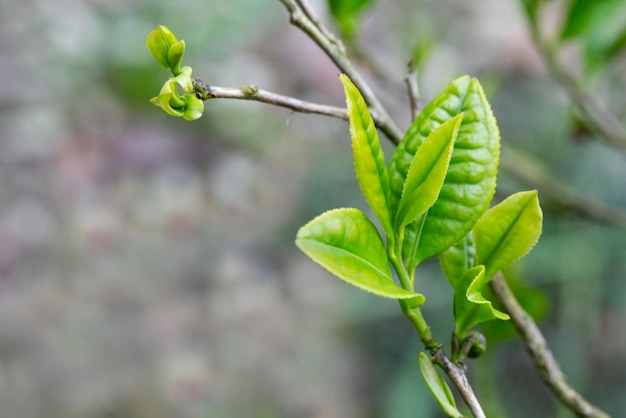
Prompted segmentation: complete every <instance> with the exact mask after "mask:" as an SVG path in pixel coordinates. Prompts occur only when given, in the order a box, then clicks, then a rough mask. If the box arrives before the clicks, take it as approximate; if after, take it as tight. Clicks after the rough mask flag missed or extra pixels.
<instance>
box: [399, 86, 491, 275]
mask: <svg viewBox="0 0 626 418" xmlns="http://www.w3.org/2000/svg"><path fill="white" fill-rule="evenodd" d="M463 112H464V113H465V116H464V117H463V121H462V122H461V126H460V127H459V131H458V136H457V139H456V141H455V143H454V149H453V151H452V158H451V160H450V165H449V167H448V173H447V175H446V178H445V180H444V183H443V186H442V188H441V192H440V193H439V198H438V199H437V201H436V202H435V204H434V205H433V206H432V207H431V208H430V209H429V210H428V212H427V213H426V214H425V215H424V216H423V217H422V218H421V219H419V220H417V221H416V222H414V223H412V224H409V225H407V227H406V230H405V238H404V245H403V257H404V259H405V262H406V263H407V264H408V265H409V268H413V267H414V266H415V265H417V264H418V263H420V262H421V261H423V260H425V259H427V258H429V257H432V256H433V255H436V254H439V253H440V252H442V251H444V250H445V249H447V248H449V247H450V246H451V245H453V244H454V243H455V242H458V241H459V240H460V239H461V238H463V237H464V236H466V235H467V234H468V233H469V231H470V230H471V229H472V227H473V226H474V223H476V221H477V220H478V218H479V217H480V216H481V215H482V214H483V213H484V212H485V211H486V210H487V208H488V207H489V202H490V201H491V198H492V197H493V194H494V191H495V186H496V173H497V168H498V160H499V155H500V134H499V131H498V127H497V125H496V120H495V118H494V116H493V113H492V112H491V108H490V106H489V103H488V102H487V99H486V98H485V95H484V92H483V90H482V87H481V86H480V83H479V82H478V80H476V79H472V78H470V77H467V76H465V77H460V78H458V79H456V80H454V81H453V82H452V83H451V84H450V85H449V86H448V87H447V88H446V89H445V90H444V91H443V92H442V93H441V94H439V95H438V96H437V97H435V99H433V101H431V102H430V103H429V104H428V105H427V106H426V107H424V109H423V110H422V112H421V113H420V115H419V116H418V117H417V118H416V119H415V121H414V122H413V124H412V125H411V127H410V128H409V130H408V131H407V133H406V135H405V136H404V139H403V140H402V141H401V142H400V144H399V145H398V147H397V149H396V151H395V153H394V155H393V158H392V160H391V164H390V166H389V175H390V185H391V210H392V213H394V211H395V210H396V208H397V207H398V206H399V203H400V200H401V198H402V190H403V188H404V183H405V179H406V177H407V173H408V172H409V168H410V166H411V162H412V161H413V156H414V155H415V153H416V152H417V150H418V149H419V148H420V147H421V145H422V144H423V142H424V140H425V139H426V138H427V137H428V135H430V133H431V132H433V130H435V129H436V128H437V127H438V126H440V125H441V124H443V123H445V122H446V121H448V120H450V119H452V118H454V117H455V116H457V115H459V114H460V113H463Z"/></svg>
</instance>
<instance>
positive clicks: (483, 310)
mask: <svg viewBox="0 0 626 418" xmlns="http://www.w3.org/2000/svg"><path fill="white" fill-rule="evenodd" d="M489 280H490V277H488V276H486V275H485V266H476V267H472V268H471V269H469V270H468V271H467V272H466V273H465V274H464V275H463V277H461V279H460V280H459V281H458V282H457V285H456V287H455V289H454V322H455V324H456V335H458V337H459V338H460V339H463V338H465V336H466V334H467V332H468V331H469V330H470V328H472V327H473V326H475V325H478V324H482V323H483V322H487V321H491V320H494V319H503V320H507V319H509V316H508V315H507V314H505V313H503V312H500V311H499V310H497V309H496V308H494V307H493V305H492V304H491V302H490V301H488V300H487V299H485V298H484V296H483V294H482V291H483V287H485V285H486V284H487V283H488V282H489Z"/></svg>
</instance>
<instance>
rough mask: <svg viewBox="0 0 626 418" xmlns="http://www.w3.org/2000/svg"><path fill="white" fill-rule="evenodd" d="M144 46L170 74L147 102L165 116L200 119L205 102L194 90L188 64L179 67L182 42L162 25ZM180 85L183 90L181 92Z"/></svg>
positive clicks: (182, 53) (181, 58)
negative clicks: (161, 110) (157, 91)
mask: <svg viewBox="0 0 626 418" xmlns="http://www.w3.org/2000/svg"><path fill="white" fill-rule="evenodd" d="M146 46H147V47H148V49H149V50H150V52H151V53H152V55H153V56H154V58H155V59H156V60H157V62H158V63H159V64H161V65H162V66H163V67H164V68H169V70H170V71H171V72H172V77H170V78H169V79H168V80H167V81H166V82H165V83H164V84H163V87H162V88H161V91H160V92H159V95H158V96H156V97H153V98H152V99H151V100H150V102H152V103H153V104H155V105H156V106H158V107H160V108H161V109H163V110H164V111H165V112H166V113H167V114H168V115H172V116H177V117H182V118H184V119H186V120H196V119H198V118H200V116H202V113H203V112H204V102H203V101H202V100H201V99H200V98H198V97H197V96H196V94H195V93H194V89H193V82H192V79H191V73H192V70H191V67H189V66H185V67H182V68H181V64H182V60H183V55H184V54H185V41H184V40H182V39H181V40H178V39H177V38H176V36H175V35H174V34H173V33H172V31H171V30H169V28H167V27H165V26H162V25H161V26H158V27H157V28H156V29H154V30H153V31H152V32H150V33H149V34H148V37H147V38H146ZM179 88H181V89H182V90H183V92H182V94H181V93H180V92H179V91H178V89H179Z"/></svg>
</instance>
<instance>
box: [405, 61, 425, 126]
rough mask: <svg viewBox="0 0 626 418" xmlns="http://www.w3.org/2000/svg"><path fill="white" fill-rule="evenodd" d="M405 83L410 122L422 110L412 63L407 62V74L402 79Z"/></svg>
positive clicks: (415, 72)
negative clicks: (409, 108)
mask: <svg viewBox="0 0 626 418" xmlns="http://www.w3.org/2000/svg"><path fill="white" fill-rule="evenodd" d="M404 82H405V83H406V88H407V93H408V94H409V106H410V107H411V122H413V121H414V120H415V118H416V117H417V115H419V113H420V110H421V109H422V103H421V101H420V91H419V86H418V84H417V68H416V67H415V63H414V62H413V61H411V62H409V65H408V72H407V74H406V77H405V78H404Z"/></svg>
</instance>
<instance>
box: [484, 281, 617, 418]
mask: <svg viewBox="0 0 626 418" xmlns="http://www.w3.org/2000/svg"><path fill="white" fill-rule="evenodd" d="M490 286H491V290H492V291H493V293H494V295H495V297H496V299H497V300H498V301H499V302H500V303H501V304H502V306H503V307H504V309H505V310H506V312H507V313H508V314H509V315H510V316H511V321H512V322H513V325H514V326H515V329H516V330H517V332H518V334H519V335H520V337H521V338H522V340H523V341H524V345H525V346H526V349H527V350H528V353H529V354H530V357H531V358H532V360H533V362H534V363H535V368H536V369H537V371H538V372H539V376H540V377H541V379H542V380H543V381H544V382H545V384H546V385H547V386H548V387H549V388H550V390H551V391H552V392H553V393H554V394H555V395H556V396H557V398H558V399H559V400H560V401H561V402H562V403H563V405H565V406H566V407H567V408H569V409H570V410H571V411H572V412H574V413H575V414H576V416H578V417H585V418H609V415H607V414H606V413H605V412H603V411H601V410H600V409H598V408H597V407H595V406H593V405H592V404H590V403H589V402H588V401H587V400H585V398H583V397H582V396H581V395H580V394H579V393H578V392H576V390H574V389H573V388H572V387H571V386H569V384H568V383H567V380H566V379H565V376H564V375H563V372H562V371H561V368H560V367H559V365H558V363H557V361H556V359H555V358H554V355H553V354H552V351H550V348H549V347H548V344H547V343H546V340H545V338H544V336H543V334H542V333H541V331H540V330H539V327H537V324H536V323H535V321H534V320H533V319H532V318H531V317H530V316H529V315H528V314H527V313H526V311H524V309H523V308H522V307H521V306H520V304H519V302H518V301H517V299H516V298H515V295H514V294H513V292H512V291H511V289H510V288H509V286H508V285H507V283H506V281H505V279H504V277H503V276H502V274H501V273H498V274H496V275H495V276H494V277H493V279H492V280H491V282H490Z"/></svg>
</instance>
